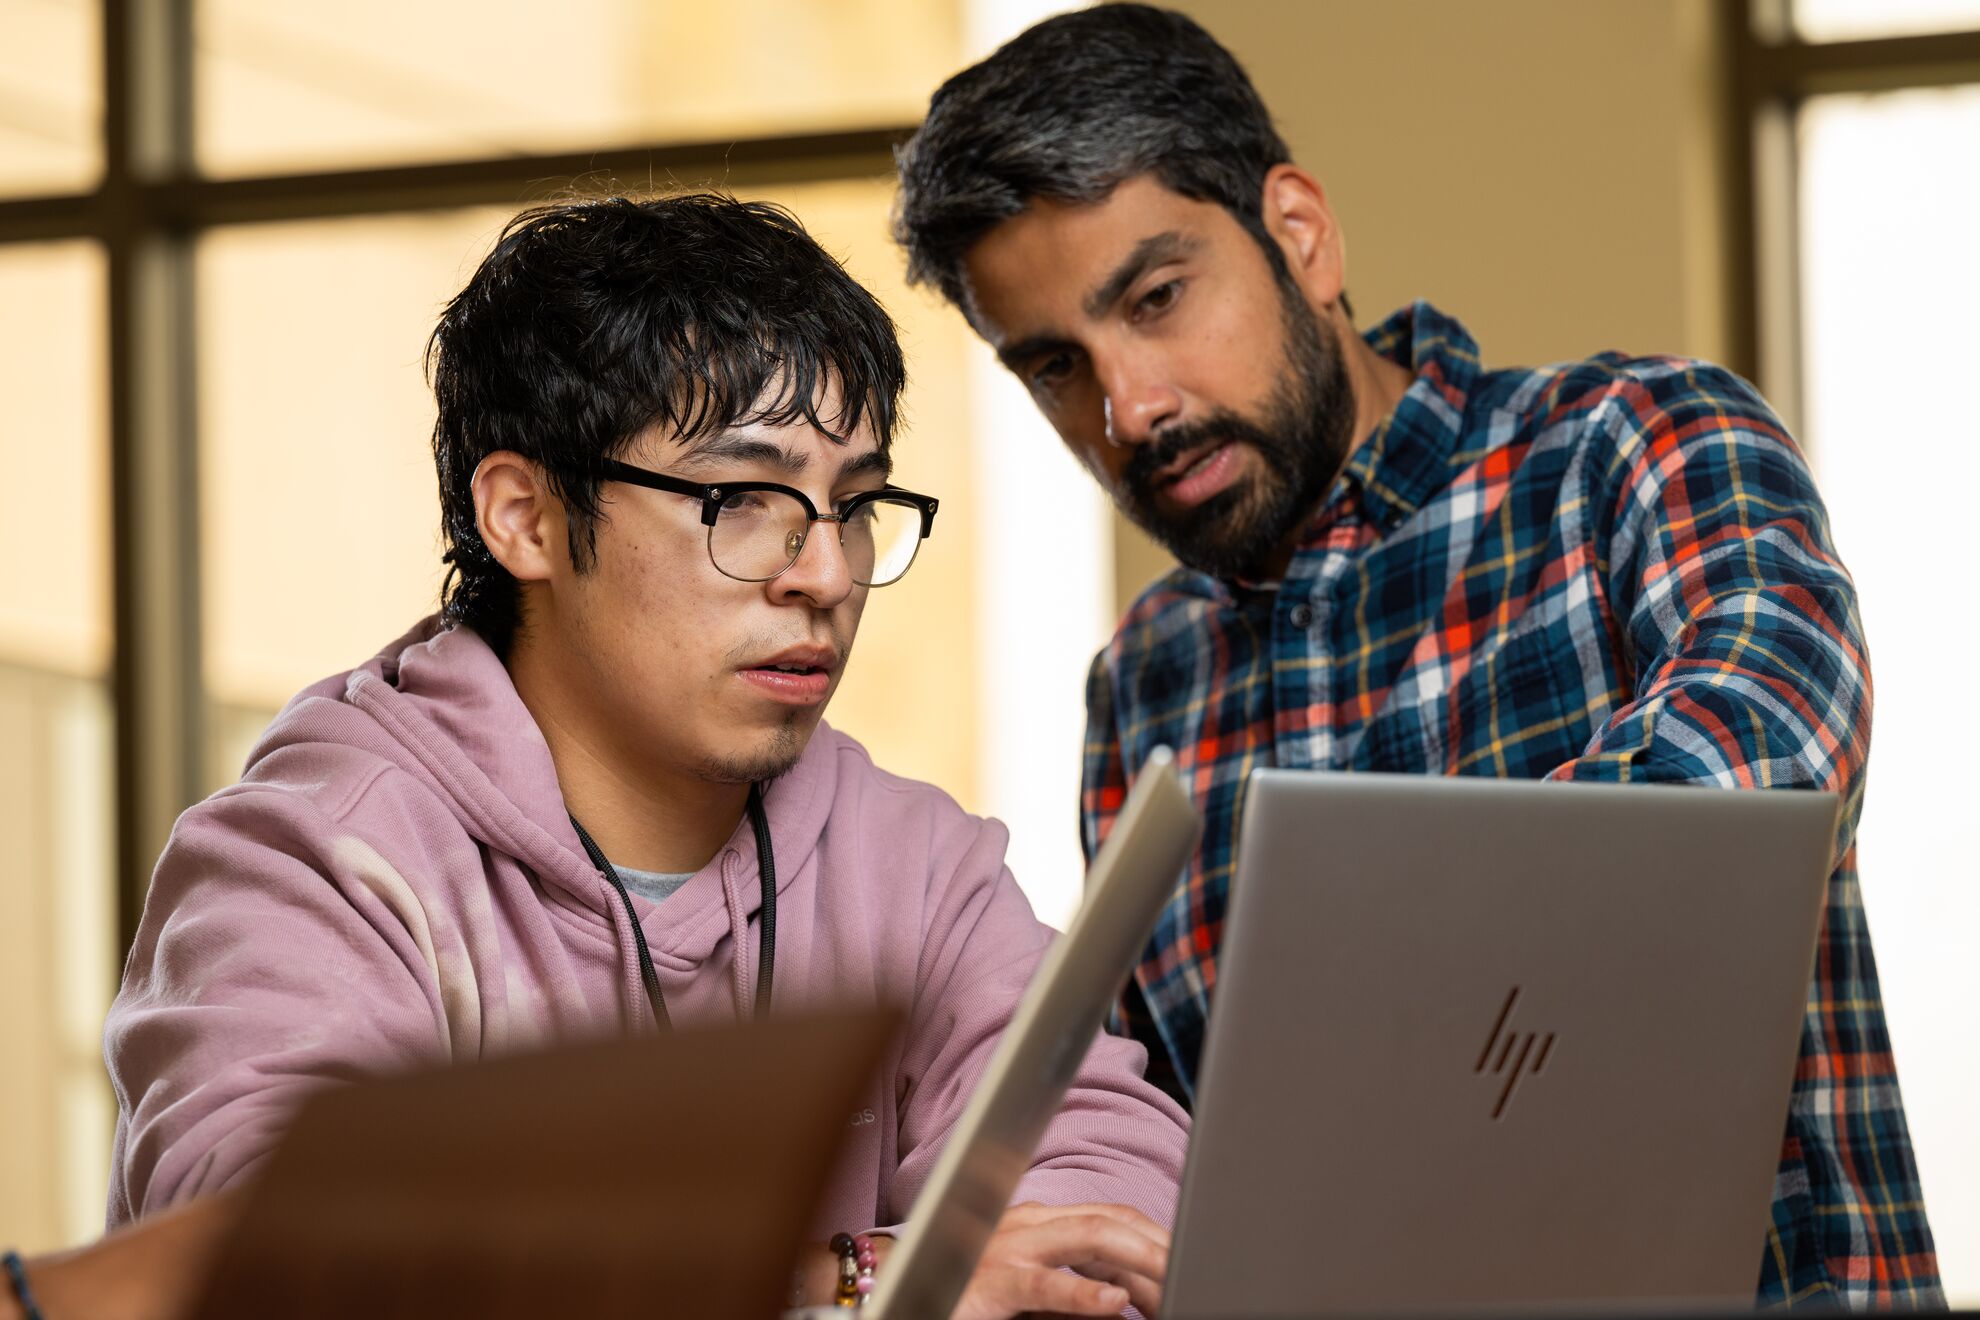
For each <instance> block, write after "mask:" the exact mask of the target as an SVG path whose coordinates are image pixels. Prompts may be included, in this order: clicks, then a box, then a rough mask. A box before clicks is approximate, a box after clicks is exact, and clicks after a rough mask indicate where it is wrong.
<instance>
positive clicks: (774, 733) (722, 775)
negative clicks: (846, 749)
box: [701, 708, 824, 784]
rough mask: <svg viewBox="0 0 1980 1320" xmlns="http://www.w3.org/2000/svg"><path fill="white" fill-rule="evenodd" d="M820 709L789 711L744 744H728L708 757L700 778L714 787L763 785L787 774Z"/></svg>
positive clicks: (813, 729)
mask: <svg viewBox="0 0 1980 1320" xmlns="http://www.w3.org/2000/svg"><path fill="white" fill-rule="evenodd" d="M823 715H824V710H823V709H822V708H820V709H817V710H809V711H793V712H791V713H790V714H789V715H788V716H786V717H785V718H784V720H783V721H782V722H781V723H779V724H777V725H774V726H772V727H771V728H768V729H766V730H764V731H763V732H762V733H761V734H760V735H759V736H758V737H756V738H754V739H751V740H750V741H749V744H748V745H746V746H745V745H732V746H730V747H726V748H723V749H722V750H721V751H720V752H717V753H714V754H712V755H710V756H709V757H708V759H707V760H706V761H704V762H703V763H702V766H701V777H702V778H703V779H705V780H707V781H709V782H710V783H716V784H764V783H768V782H770V781H771V780H773V779H778V778H781V777H782V776H784V775H785V774H787V773H789V771H790V769H791V767H792V766H794V765H796V764H797V763H798V759H799V758H800V757H802V756H803V755H804V749H805V748H806V747H807V746H809V745H810V743H811V735H812V734H813V733H815V732H817V730H818V721H819V719H820V718H821V717H822V716H823Z"/></svg>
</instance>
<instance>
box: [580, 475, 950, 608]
mask: <svg viewBox="0 0 1980 1320" xmlns="http://www.w3.org/2000/svg"><path fill="white" fill-rule="evenodd" d="M604 474H605V478H606V479H607V480H608V481H624V482H628V483H630V484H632V485H634V486H645V487H646V488H647V489H649V490H664V491H671V492H672V493H674V494H676V495H691V496H693V497H695V498H696V499H699V500H700V501H701V521H702V522H703V524H705V525H706V526H707V528H708V562H709V563H711V564H713V565H715V569H716V571H717V572H719V573H721V574H723V575H724V576H725V577H732V578H735V579H736V580H737V581H739V582H768V581H769V580H770V579H771V578H774V577H776V576H777V575H778V574H780V573H782V572H783V571H784V570H785V569H787V568H789V567H790V566H791V565H792V564H795V563H796V562H797V558H798V556H799V555H800V554H802V553H804V543H805V539H806V538H807V537H808V536H810V535H811V525H812V524H813V523H821V522H828V523H837V524H838V525H839V545H840V547H841V548H842V549H843V550H844V551H845V555H846V563H847V565H848V566H849V567H850V568H851V569H852V580H853V581H854V582H855V583H857V584H858V585H860V586H862V587H884V586H886V585H888V584H889V583H892V582H898V581H900V580H901V575H902V574H904V573H906V572H907V571H908V567H909V566H910V565H911V564H913V563H914V556H915V552H916V551H918V550H920V548H921V543H922V541H923V540H924V539H925V538H926V537H927V535H928V533H929V532H930V531H931V530H933V528H934V526H935V506H936V503H937V501H936V499H935V497H934V496H932V495H917V494H915V493H914V492H913V491H911V490H901V489H899V488H898V487H895V486H883V487H881V488H880V489H879V490H868V491H861V492H860V493H859V494H857V495H849V496H847V497H846V499H845V500H843V501H842V502H841V503H840V505H839V511H838V512H837V513H820V512H819V511H818V506H817V505H815V504H813V503H812V502H811V497H810V496H808V495H806V494H805V493H804V492H803V491H801V490H797V489H794V488H793V487H790V486H782V485H779V484H777V483H776V482H774V481H723V482H717V483H715V484H713V485H707V484H704V483H702V482H699V481H683V480H682V479H681V478H679V477H670V476H667V475H665V474H664V473H659V472H649V471H647V470H646V469H645V468H642V467H634V466H633V465H632V464H630V463H621V462H619V461H618V460H616V459H607V460H605V467H604Z"/></svg>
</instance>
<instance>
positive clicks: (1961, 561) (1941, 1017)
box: [1800, 87, 1980, 1306]
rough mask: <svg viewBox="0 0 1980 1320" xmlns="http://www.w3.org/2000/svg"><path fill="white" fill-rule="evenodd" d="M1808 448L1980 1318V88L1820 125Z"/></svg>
mask: <svg viewBox="0 0 1980 1320" xmlns="http://www.w3.org/2000/svg"><path fill="white" fill-rule="evenodd" d="M1800 132H1801V153H1802V155H1801V179H1802V190H1803V192H1802V202H1801V206H1802V244H1803V249H1802V253H1803V261H1804V263H1805V264H1804V290H1803V299H1804V309H1805V314H1806V328H1805V330H1804V337H1805V338H1804V342H1805V345H1806V362H1805V370H1804V375H1805V379H1806V380H1807V382H1808V385H1807V412H1808V440H1809V444H1810V447H1811V449H1812V451H1813V453H1814V456H1815V460H1816V464H1817V469H1818V472H1819V474H1820V477H1821V480H1822V489H1823V491H1824V493H1825V494H1826V496H1827V499H1828V502H1829V507H1830V510H1831V512H1832V514H1833V516H1834V522H1835V533H1836V539H1837V543H1838V545H1839V547H1840V548H1841V551H1842V555H1843V559H1844V561H1845V562H1846V563H1847V564H1848V565H1849V568H1850V571H1851V572H1852V573H1853V574H1854V575H1855V577H1856V581H1857V584H1858V586H1859V587H1860V589H1861V591H1862V597H1863V618H1864V624H1865V627H1866V629H1867V631H1868V635H1869V642H1870V650H1871V655H1872V657H1873V671H1874V673H1875V677H1876V684H1877V712H1876V735H1875V741H1874V748H1875V751H1874V755H1873V756H1872V758H1871V766H1870V778H1869V790H1868V794H1867V796H1866V798H1865V803H1864V811H1863V824H1862V853H1861V859H1862V864H1863V886H1864V894H1865V902H1866V904H1867V906H1868V909H1869V913H1870V920H1871V923H1872V926H1873V928H1874V929H1875V931H1876V937H1877V961H1878V965H1879V968H1880V970H1881V972H1882V975H1883V981H1884V991H1885V997H1886V1000H1887V1002H1888V1004H1889V1008H1890V1029H1891V1038H1892V1043H1893V1047H1894V1048H1895V1050H1896V1052H1897V1058H1898V1066H1899V1070H1900V1080H1901V1081H1902V1083H1903V1086H1904V1096H1905V1102H1906V1107H1907V1109H1908V1110H1909V1114H1910V1119H1911V1125H1912V1132H1913V1134H1914V1136H1915V1138H1916V1141H1917V1150H1918V1164H1919V1168H1920V1171H1921V1172H1922V1174H1923V1177H1924V1183H1925V1199H1926V1204H1927V1206H1928V1207H1929V1209H1930V1211H1931V1215H1932V1227H1933V1229H1934V1230H1935V1232H1936V1234H1937V1236H1938V1242H1939V1252H1940V1257H1939V1259H1940V1264H1941V1266H1942V1267H1943V1268H1944V1271H1945V1278H1946V1283H1947V1286H1948V1291H1949V1293H1952V1294H1954V1295H1953V1297H1952V1300H1953V1302H1954V1304H1955V1305H1959V1304H1960V1303H1961V1302H1962V1301H1963V1302H1964V1304H1965V1305H1968V1306H1972V1305H1975V1304H1976V1303H1980V1128H1976V1127H1975V1125H1974V1124H1973V1122H1972V1103H1973V1096H1974V1094H1976V1092H1980V1051H1976V1050H1975V1049H1974V1048H1973V1029H1972V1022H1971V1008H1972V1005H1974V1004H1975V1003H1980V964H1976V963H1975V961H1974V960H1973V958H1972V957H1971V956H1970V954H1969V952H1968V950H1969V946H1970V945H1971V943H1972V940H1973V934H1974V932H1975V931H1976V930H1980V890H1976V888H1975V886H1974V884H1973V879H1974V875H1975V873H1976V871H1975V861H1974V859H1975V858H1976V857H1980V816H1976V815H1975V813H1974V811H1973V806H1972V793H1971V789H1970V785H1971V781H1972V776H1971V774H1970V767H1971V763H1972V756H1971V751H1970V748H1969V746H1968V736H1967V735H1966V733H1965V732H1964V730H1965V728H1966V725H1967V724H1969V723H1970V721H1967V720H1964V719H1963V717H1962V714H1961V712H1963V710H1964V708H1965V706H1966V705H1968V704H1969V702H1968V700H1967V697H1966V695H1965V687H1966V685H1965V683H1964V682H1963V680H1962V678H1961V674H1962V671H1963V670H1964V667H1965V666H1966V664H1967V663H1968V662H1969V661H1970V658H1971V657H1972V656H1973V655H1974V654H1975V653H1976V649H1980V612H1976V611H1975V610H1974V608H1973V606H1972V602H1971V594H1972V591H1971V586H1970V583H1969V581H1968V579H1969V576H1970V572H1969V568H1968V566H1969V564H1970V563H1971V560H1972V534H1971V519H1970V516H1969V515H1968V514H1967V511H1966V506H1967V505H1968V504H1969V503H1970V502H1971V501H1972V499H1973V497H1974V493H1975V492H1976V491H1980V424H1976V423H1975V421H1974V417H1973V412H1972V409H1971V407H1970V406H1969V405H1968V403H1967V402H1966V399H1965V393H1964V389H1963V386H1964V385H1965V383H1966V381H1967V380H1968V379H1969V378H1970V377H1971V375H1972V371H1973V362H1974V357H1975V354H1976V352H1977V351H1980V336H1976V335H1975V333H1974V329H1973V315H1972V309H1973V308H1974V307H1975V306H1976V305H1980V250H1976V248H1975V246H1974V242H1973V217H1974V215H1976V214H1980V172H1976V171H1974V170H1971V169H1953V168H1948V162H1953V161H1974V160H1980V87H1969V88H1962V89H1958V90H1951V91H1918V92H1907V93H1902V94H1895V95H1889V96H1882V97H1836V98H1825V99H1822V100H1818V101H1815V102H1812V103H1811V104H1810V105H1809V106H1808V107H1807V109H1806V110H1805V111H1804V112H1803V113H1802V116H1801V122H1800Z"/></svg>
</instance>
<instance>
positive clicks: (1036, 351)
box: [997, 335, 1076, 371]
mask: <svg viewBox="0 0 1980 1320" xmlns="http://www.w3.org/2000/svg"><path fill="white" fill-rule="evenodd" d="M1074 347H1076V345H1075V344H1074V343H1073V342H1072V341H1071V340H1069V339H1064V338H1061V337H1060V336H1058V335H1032V336H1030V337H1029V338H1026V339H1020V340H1018V342H1017V343H1015V344H1006V345H1004V346H1003V347H1002V348H999V349H998V350H997V360H998V361H999V362H1001V363H1003V364H1004V366H1005V367H1006V368H1007V369H1009V370H1011V371H1017V370H1018V369H1019V368H1020V367H1022V366H1023V365H1024V364H1025V363H1026V362H1028V361H1030V360H1031V359H1032V358H1035V357H1041V356H1043V355H1044V354H1046V353H1058V352H1062V351H1064V350H1066V349H1069V348H1074Z"/></svg>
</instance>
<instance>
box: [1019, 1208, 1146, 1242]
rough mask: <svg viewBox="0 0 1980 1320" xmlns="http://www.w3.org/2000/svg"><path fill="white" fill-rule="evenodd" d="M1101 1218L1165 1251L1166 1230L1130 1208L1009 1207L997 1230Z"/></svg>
mask: <svg viewBox="0 0 1980 1320" xmlns="http://www.w3.org/2000/svg"><path fill="white" fill-rule="evenodd" d="M1091 1215H1102V1216H1105V1217H1106V1218H1108V1219H1112V1220H1114V1221H1115V1222H1116V1223H1118V1224H1121V1225H1122V1226H1124V1227H1126V1228H1131V1229H1133V1230H1135V1231H1136V1232H1138V1233H1140V1234H1142V1235H1143V1236H1145V1237H1147V1238H1148V1239H1149V1240H1150V1241H1152V1242H1154V1243H1156V1244H1157V1245H1158V1246H1160V1247H1161V1248H1162V1250H1163V1251H1167V1250H1168V1249H1169V1230H1168V1229H1166V1228H1164V1227H1163V1226H1162V1225H1161V1224H1159V1223H1157V1222H1155V1221H1154V1220H1153V1219H1150V1218H1149V1217H1148V1216H1147V1215H1144V1214H1143V1213H1141V1211H1139V1210H1136V1209H1135V1208H1134V1207H1132V1206H1126V1205H1110V1204H1107V1203H1105V1202H1094V1203H1091V1204H1081V1205H1039V1204H1038V1203H1037V1202H1035V1201H1027V1202H1024V1203H1022V1204H1019V1205H1014V1206H1012V1207H1011V1208H1010V1209H1009V1210H1007V1211H1006V1212H1005V1213H1004V1217H1003V1219H1002V1220H1001V1221H1000V1222H999V1224H998V1227H999V1228H1000V1229H1002V1228H1006V1227H1035V1226H1037V1225H1039V1224H1044V1223H1047V1222H1050V1221H1051V1220H1055V1219H1071V1218H1080V1217H1084V1216H1091Z"/></svg>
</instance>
